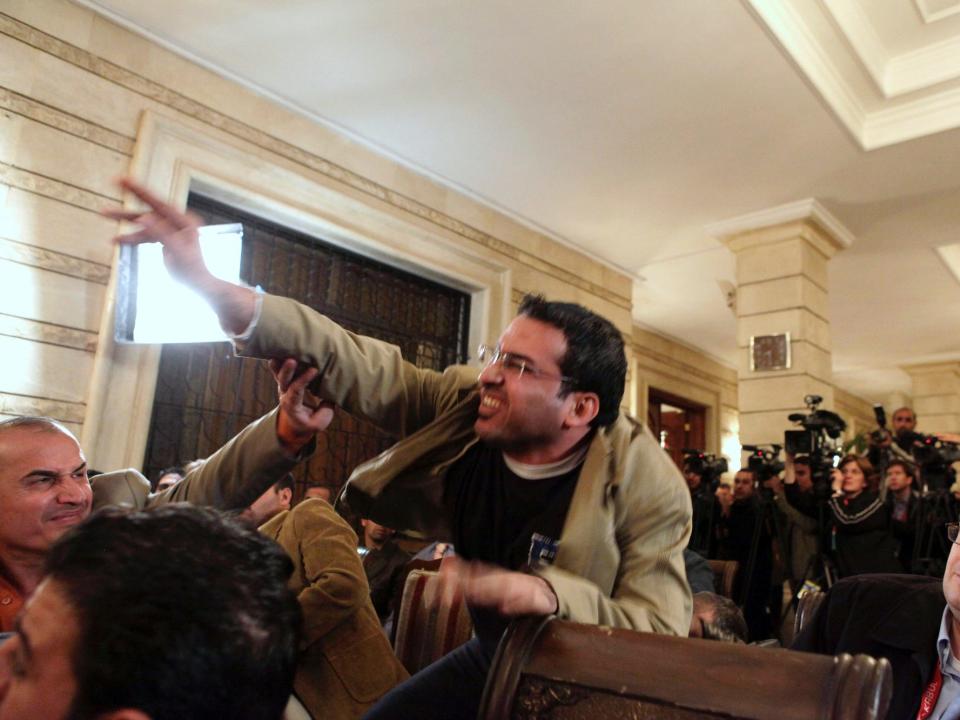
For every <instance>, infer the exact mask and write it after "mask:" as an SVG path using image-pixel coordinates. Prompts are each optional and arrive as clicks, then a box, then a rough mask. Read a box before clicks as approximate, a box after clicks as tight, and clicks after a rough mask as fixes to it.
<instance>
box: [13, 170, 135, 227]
mask: <svg viewBox="0 0 960 720" xmlns="http://www.w3.org/2000/svg"><path fill="white" fill-rule="evenodd" d="M0 183H2V184H4V185H9V186H10V187H15V188H18V189H20V190H25V191H27V192H31V193H33V194H35V195H42V196H43V197H48V198H50V199H52V200H59V201H60V202H63V203H66V204H67V205H73V206H74V207H78V208H80V209H81V210H89V211H90V212H92V213H97V214H99V213H100V211H101V210H102V209H104V208H108V207H113V208H118V207H119V206H120V203H119V202H118V201H117V200H115V199H114V198H112V197H108V196H106V195H101V194H100V193H95V192H93V191H91V190H85V189H84V188H80V187H77V186H76V185H71V184H69V183H65V182H63V181H61V180H55V179H53V178H50V177H47V176H46V175H38V174H37V173H33V172H30V171H29V170H24V169H22V168H18V167H17V166H15V165H8V164H7V163H3V162H0Z"/></svg>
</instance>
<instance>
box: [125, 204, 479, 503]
mask: <svg viewBox="0 0 960 720" xmlns="http://www.w3.org/2000/svg"><path fill="white" fill-rule="evenodd" d="M188 206H189V207H190V209H191V210H193V211H194V212H196V213H198V214H199V215H200V216H201V217H203V219H204V221H205V223H207V224H220V223H233V222H239V223H242V224H243V252H242V256H241V277H242V278H243V279H244V281H245V282H247V283H249V284H251V285H259V286H260V287H262V288H263V289H264V290H265V291H267V292H269V293H273V294H277V295H284V296H287V297H292V298H294V299H296V300H299V301H300V302H302V303H304V304H306V305H309V306H310V307H312V308H315V309H316V310H319V311H320V312H322V313H323V314H325V315H327V316H329V317H330V318H332V319H333V320H335V321H336V322H338V323H339V324H341V325H342V326H344V327H345V328H347V329H349V330H351V331H353V332H356V333H360V334H362V335H369V336H372V337H376V338H379V339H382V340H386V341H387V342H390V343H393V344H395V345H397V346H399V347H400V349H401V352H402V354H403V357H404V358H405V359H407V360H409V361H410V362H413V363H414V364H416V365H417V366H418V367H423V368H433V369H435V370H442V369H443V368H444V367H446V366H448V365H451V364H454V363H458V362H465V361H466V358H467V351H466V347H467V336H468V322H469V316H470V296H469V295H468V294H466V293H464V292H461V291H459V290H454V289H451V288H448V287H445V286H443V285H440V284H438V283H435V282H432V281H430V280H425V279H423V278H420V277H417V276H415V275H412V274H410V273H407V272H404V271H401V270H398V269H396V268H393V267H390V266H388V265H385V264H383V263H379V262H376V261H374V260H370V259H369V258H365V257H362V256H359V255H356V254H354V253H351V252H349V251H346V250H343V249H342V248H339V247H335V246H332V245H329V244H327V243H324V242H322V241H320V240H317V239H316V238H313V237H310V236H307V235H304V234H302V233H299V232H296V231H294V230H290V229H289V228H284V227H282V226H279V225H277V224H275V223H272V222H269V221H267V220H264V219H262V218H259V217H256V216H254V215H251V214H249V213H246V212H243V211H241V210H238V209H236V208H233V207H231V206H229V205H225V204H222V203H219V202H216V201H214V200H211V199H209V198H207V197H203V196H200V195H197V194H191V195H190V197H189V200H188ZM276 401H277V390H276V384H275V382H274V380H273V376H272V375H271V373H270V370H269V368H268V367H267V364H266V362H262V361H254V360H249V359H241V358H237V357H234V356H233V351H232V348H231V347H230V345H229V343H225V342H224V343H202V344H201V343H194V344H182V345H178V344H170V345H164V347H163V350H162V352H161V356H160V369H159V374H158V377H157V389H156V394H155V397H154V403H153V414H152V418H151V422H150V433H149V437H148V440H147V452H146V459H145V463H144V473H145V474H146V475H147V477H149V478H151V479H152V480H154V481H155V480H156V478H157V475H158V473H159V472H160V471H161V470H162V469H163V468H166V467H170V466H173V465H180V464H183V463H185V462H189V461H190V460H193V459H195V458H204V457H207V456H208V455H210V454H211V453H213V452H214V451H215V450H216V449H217V448H219V447H220V446H222V445H223V444H224V443H225V442H226V441H227V440H229V439H230V438H231V437H233V436H234V435H235V434H236V433H237V432H239V431H240V430H241V429H242V428H243V427H244V426H246V425H247V424H248V423H250V422H251V421H253V420H255V419H256V418H257V417H259V416H261V415H263V414H264V413H265V412H267V411H268V410H270V409H271V408H272V407H273V406H274V405H276ZM394 441H395V438H393V437H391V436H389V435H388V434H387V433H385V432H384V431H382V430H380V429H378V428H376V427H375V426H373V425H372V424H370V423H368V422H365V421H363V420H360V419H358V418H356V417H353V416H352V415H350V414H348V413H346V412H345V411H343V410H340V409H338V410H337V412H336V418H335V419H334V421H333V423H332V424H331V426H330V428H329V429H328V431H327V432H326V433H324V434H322V435H321V436H320V437H319V438H318V447H317V452H316V453H315V454H314V456H313V458H312V459H311V460H310V461H309V463H305V464H304V465H301V466H300V467H299V468H298V469H297V471H296V472H295V473H294V474H295V476H296V479H297V496H298V497H299V496H302V494H303V490H304V487H305V485H306V484H308V483H312V484H322V485H328V486H331V487H334V488H338V487H340V486H342V484H343V482H344V481H345V480H346V478H347V477H348V476H349V474H350V472H351V471H352V470H353V468H354V467H356V466H357V465H358V464H360V463H361V462H363V461H365V460H368V459H369V458H371V457H373V456H375V455H377V454H378V453H380V452H382V451H383V450H385V449H386V448H387V447H389V446H390V445H391V444H392V443H393V442H394Z"/></svg>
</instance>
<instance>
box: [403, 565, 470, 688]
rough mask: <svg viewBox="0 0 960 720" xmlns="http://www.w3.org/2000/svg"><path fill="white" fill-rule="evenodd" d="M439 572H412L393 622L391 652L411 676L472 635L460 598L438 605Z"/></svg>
mask: <svg viewBox="0 0 960 720" xmlns="http://www.w3.org/2000/svg"><path fill="white" fill-rule="evenodd" d="M438 578H439V573H437V572H431V571H429V570H411V571H410V573H409V574H408V575H407V580H406V582H405V583H404V586H403V596H402V599H401V600H400V610H399V612H398V614H397V619H396V628H397V634H396V641H395V642H394V646H393V649H394V653H395V654H396V656H397V658H398V659H399V660H400V662H401V663H403V666H404V667H405V668H406V669H407V672H409V673H410V674H411V675H413V674H414V673H416V672H418V671H419V670H422V669H423V668H425V667H426V666H427V665H429V664H430V663H432V662H434V661H435V660H439V659H440V658H442V657H443V656H444V655H446V654H447V653H449V652H450V651H451V650H453V649H455V648H457V647H459V646H460V645H462V644H463V643H465V642H466V641H467V640H469V639H470V638H471V637H472V636H473V622H472V621H471V619H470V613H469V612H468V611H467V606H466V603H464V601H463V596H462V595H460V594H457V595H456V596H455V597H454V598H453V602H452V603H451V605H449V606H447V605H444V604H443V603H441V602H440V587H439V581H438Z"/></svg>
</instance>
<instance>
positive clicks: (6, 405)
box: [0, 392, 86, 424]
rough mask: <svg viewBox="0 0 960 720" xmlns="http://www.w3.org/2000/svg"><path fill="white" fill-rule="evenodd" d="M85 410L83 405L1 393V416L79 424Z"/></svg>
mask: <svg viewBox="0 0 960 720" xmlns="http://www.w3.org/2000/svg"><path fill="white" fill-rule="evenodd" d="M85 408H86V406H85V405H84V404H83V403H75V402H66V401H64V400H50V399H48V398H38V397H27V396H26V395H14V394H12V393H5V392H0V414H3V415H42V416H44V417H51V418H53V419H54V420H60V421H61V422H69V423H78V424H79V423H82V422H83V415H84V412H85Z"/></svg>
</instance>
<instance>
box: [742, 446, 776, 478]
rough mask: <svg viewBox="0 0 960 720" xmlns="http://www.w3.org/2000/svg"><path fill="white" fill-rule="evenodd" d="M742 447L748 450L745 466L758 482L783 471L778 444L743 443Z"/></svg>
mask: <svg viewBox="0 0 960 720" xmlns="http://www.w3.org/2000/svg"><path fill="white" fill-rule="evenodd" d="M743 449H744V450H747V451H749V452H750V457H749V458H747V468H748V469H749V470H750V471H751V472H752V473H753V475H754V477H755V478H757V480H758V481H759V482H761V483H763V482H764V481H766V480H769V479H770V478H772V477H773V476H774V475H779V474H780V473H782V472H783V467H784V465H783V463H782V462H781V461H780V449H781V448H780V446H779V445H744V446H743Z"/></svg>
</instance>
